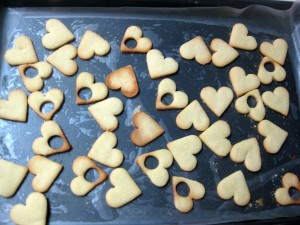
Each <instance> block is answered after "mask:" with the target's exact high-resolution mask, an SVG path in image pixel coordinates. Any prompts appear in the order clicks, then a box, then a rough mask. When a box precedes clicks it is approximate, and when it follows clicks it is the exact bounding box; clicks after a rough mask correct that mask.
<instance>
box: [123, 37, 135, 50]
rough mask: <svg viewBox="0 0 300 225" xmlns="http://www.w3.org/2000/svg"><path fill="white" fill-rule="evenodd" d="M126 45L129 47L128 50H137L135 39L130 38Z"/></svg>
mask: <svg viewBox="0 0 300 225" xmlns="http://www.w3.org/2000/svg"><path fill="white" fill-rule="evenodd" d="M125 45H126V46H127V48H135V47H136V45H137V43H136V41H135V40H134V39H132V38H130V39H128V40H126V41H125Z"/></svg>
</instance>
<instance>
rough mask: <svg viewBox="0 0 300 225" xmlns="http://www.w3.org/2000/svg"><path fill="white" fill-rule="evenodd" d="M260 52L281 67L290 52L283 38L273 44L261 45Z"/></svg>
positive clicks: (264, 43)
mask: <svg viewBox="0 0 300 225" xmlns="http://www.w3.org/2000/svg"><path fill="white" fill-rule="evenodd" d="M259 51H260V52H261V54H263V55H265V56H268V57H270V58H271V59H273V60H274V61H276V62H277V63H279V64H280V65H283V64H284V62H285V58H286V55H287V51H288V44H287V42H286V41H285V40H284V39H281V38H278V39H276V40H275V41H274V42H273V44H271V43H269V42H266V41H265V42H263V43H261V45H260V47H259Z"/></svg>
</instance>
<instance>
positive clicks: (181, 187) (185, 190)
mask: <svg viewBox="0 0 300 225" xmlns="http://www.w3.org/2000/svg"><path fill="white" fill-rule="evenodd" d="M176 191H177V193H178V194H179V195H180V196H181V197H187V196H188V195H189V193H190V188H189V186H188V185H187V184H186V183H185V182H180V183H179V184H177V186H176Z"/></svg>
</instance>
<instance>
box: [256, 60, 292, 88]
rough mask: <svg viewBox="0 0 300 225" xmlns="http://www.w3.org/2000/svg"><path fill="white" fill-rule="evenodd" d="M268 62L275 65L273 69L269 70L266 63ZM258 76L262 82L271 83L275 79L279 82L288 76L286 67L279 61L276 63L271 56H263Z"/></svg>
mask: <svg viewBox="0 0 300 225" xmlns="http://www.w3.org/2000/svg"><path fill="white" fill-rule="evenodd" d="M267 63H272V65H273V66H274V70H273V71H268V70H267V69H266V68H265V64H267ZM257 76H258V78H259V80H260V82H261V83H263V84H270V83H271V82H272V80H273V79H274V80H275V81H277V82H282V81H284V79H285V77H286V72H285V69H284V68H283V67H282V66H281V65H279V64H278V63H276V62H275V61H273V60H272V59H270V58H269V57H264V58H262V60H261V62H260V64H259V68H258V72H257Z"/></svg>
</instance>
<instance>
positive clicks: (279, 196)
mask: <svg viewBox="0 0 300 225" xmlns="http://www.w3.org/2000/svg"><path fill="white" fill-rule="evenodd" d="M282 185H283V187H282V188H278V189H277V190H276V191H275V199H276V201H277V202H278V203H279V204H280V205H292V204H298V205H299V204H300V199H297V200H295V199H293V198H292V197H291V196H290V194H289V189H290V188H295V189H296V190H297V191H298V193H299V192H300V182H299V178H298V177H297V176H296V175H295V174H293V173H286V174H285V175H284V176H283V177H282Z"/></svg>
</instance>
